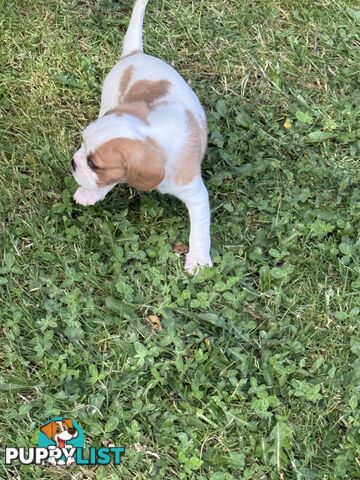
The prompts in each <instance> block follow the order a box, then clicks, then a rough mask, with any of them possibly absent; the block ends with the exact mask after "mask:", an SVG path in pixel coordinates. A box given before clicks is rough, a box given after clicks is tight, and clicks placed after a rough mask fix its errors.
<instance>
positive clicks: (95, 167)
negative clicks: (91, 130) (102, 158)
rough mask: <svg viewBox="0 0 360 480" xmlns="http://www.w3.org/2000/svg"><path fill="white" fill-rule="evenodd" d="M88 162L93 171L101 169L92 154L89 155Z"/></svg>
mask: <svg viewBox="0 0 360 480" xmlns="http://www.w3.org/2000/svg"><path fill="white" fill-rule="evenodd" d="M86 160H87V163H88V165H89V167H90V168H91V170H98V169H99V167H98V166H97V165H96V163H95V162H94V156H93V155H92V154H90V155H88V156H87V158H86Z"/></svg>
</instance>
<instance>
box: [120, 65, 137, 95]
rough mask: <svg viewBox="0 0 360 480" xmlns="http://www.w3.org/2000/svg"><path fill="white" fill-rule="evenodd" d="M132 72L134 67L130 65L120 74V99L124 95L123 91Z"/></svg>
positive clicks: (126, 87)
mask: <svg viewBox="0 0 360 480" xmlns="http://www.w3.org/2000/svg"><path fill="white" fill-rule="evenodd" d="M133 72H134V67H133V66H132V65H130V67H128V68H127V69H126V70H125V71H124V73H123V74H122V77H121V80H120V100H121V99H122V97H123V96H124V95H125V92H126V90H127V89H128V86H129V83H130V80H131V77H132V75H133Z"/></svg>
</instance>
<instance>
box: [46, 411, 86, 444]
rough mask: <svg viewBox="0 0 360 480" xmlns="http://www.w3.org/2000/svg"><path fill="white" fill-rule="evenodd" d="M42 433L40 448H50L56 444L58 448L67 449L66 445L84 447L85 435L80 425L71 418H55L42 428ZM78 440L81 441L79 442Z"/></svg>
mask: <svg viewBox="0 0 360 480" xmlns="http://www.w3.org/2000/svg"><path fill="white" fill-rule="evenodd" d="M40 432H41V433H39V447H49V446H51V445H54V444H55V446H56V447H57V448H65V447H66V445H71V446H73V447H83V446H84V441H83V440H84V434H83V432H82V430H81V427H80V425H78V424H77V423H76V422H75V421H73V420H70V419H69V418H54V419H53V420H51V421H50V422H48V423H46V424H45V425H43V426H42V427H40ZM81 437H82V438H81ZM76 439H79V442H77V441H76Z"/></svg>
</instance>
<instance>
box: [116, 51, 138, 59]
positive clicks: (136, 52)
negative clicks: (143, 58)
mask: <svg viewBox="0 0 360 480" xmlns="http://www.w3.org/2000/svg"><path fill="white" fill-rule="evenodd" d="M138 53H142V51H141V50H134V51H133V52H130V53H128V54H127V55H124V56H123V57H121V60H125V58H128V57H132V56H133V55H137V54H138Z"/></svg>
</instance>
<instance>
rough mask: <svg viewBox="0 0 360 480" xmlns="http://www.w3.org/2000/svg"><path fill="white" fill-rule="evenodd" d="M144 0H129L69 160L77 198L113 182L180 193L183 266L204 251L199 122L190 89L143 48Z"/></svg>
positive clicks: (204, 257) (102, 192)
mask: <svg viewBox="0 0 360 480" xmlns="http://www.w3.org/2000/svg"><path fill="white" fill-rule="evenodd" d="M147 3H148V0H137V1H136V2H135V6H134V9H133V12H132V16H131V20H130V24H129V27H128V30H127V33H126V35H125V39H124V45H123V51H122V56H121V58H120V60H119V62H118V63H117V64H116V65H115V66H114V67H113V69H112V70H111V71H110V73H109V74H108V76H107V77H106V79H105V83H104V86H103V91H102V98H101V107H100V113H99V117H98V119H97V120H95V121H94V122H92V123H91V124H90V125H89V126H88V127H87V128H86V129H85V130H84V132H83V142H82V145H81V147H80V149H79V150H78V151H77V152H76V153H75V155H74V157H73V160H72V171H73V175H74V177H75V180H76V182H77V183H78V184H79V185H80V186H79V188H78V189H77V191H76V193H75V195H74V199H75V201H76V202H77V203H79V204H80V205H93V204H95V203H96V202H99V201H100V200H102V199H103V198H104V197H105V196H106V195H107V193H108V192H110V190H111V189H112V188H114V186H115V185H117V184H119V183H127V184H128V185H130V186H131V187H133V188H135V189H137V190H140V191H149V190H153V189H156V190H157V191H159V192H160V193H166V194H171V195H174V196H176V197H177V198H179V199H180V200H182V201H183V202H184V203H185V205H186V207H187V209H188V212H189V217H190V239H189V253H188V254H187V256H186V262H185V270H186V271H187V272H189V273H190V274H193V273H195V272H196V271H197V269H198V268H199V267H202V266H204V265H212V263H211V258H210V209H209V198H208V192H207V190H206V187H205V185H204V183H203V180H202V177H201V162H202V160H203V158H204V155H205V151H206V147H207V122H206V116H205V113H204V110H203V108H202V106H201V104H200V101H199V99H198V97H197V96H196V94H195V93H194V92H193V91H192V89H191V88H190V87H189V85H188V84H187V83H186V82H185V80H184V79H183V78H182V77H181V76H180V75H179V74H178V73H177V72H176V71H175V70H174V69H173V68H172V67H170V66H169V65H167V64H166V63H165V62H163V61H162V60H160V59H158V58H155V57H151V56H149V55H145V54H144V53H143V43H142V27H143V20H144V14H145V8H146V5H147Z"/></svg>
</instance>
